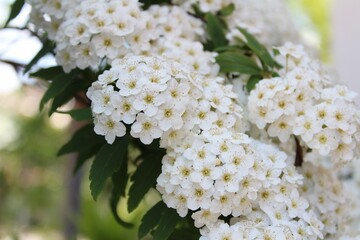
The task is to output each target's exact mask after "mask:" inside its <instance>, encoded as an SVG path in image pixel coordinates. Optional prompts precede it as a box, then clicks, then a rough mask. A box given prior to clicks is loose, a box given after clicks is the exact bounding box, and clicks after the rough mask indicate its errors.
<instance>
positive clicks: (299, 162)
mask: <svg viewBox="0 0 360 240" xmlns="http://www.w3.org/2000/svg"><path fill="white" fill-rule="evenodd" d="M295 143H296V156H295V167H301V166H302V163H303V162H304V157H303V149H302V147H301V146H300V143H299V140H298V139H297V137H295Z"/></svg>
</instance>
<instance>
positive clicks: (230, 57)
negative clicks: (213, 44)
mask: <svg viewBox="0 0 360 240" xmlns="http://www.w3.org/2000/svg"><path fill="white" fill-rule="evenodd" d="M216 62H217V63H218V64H219V65H220V71H221V72H225V73H229V72H238V73H243V74H252V75H253V74H259V73H261V69H260V67H258V65H256V63H255V62H254V61H253V60H252V59H251V58H249V57H247V56H244V55H242V54H241V53H238V52H224V53H221V54H219V55H218V56H217V57H216Z"/></svg>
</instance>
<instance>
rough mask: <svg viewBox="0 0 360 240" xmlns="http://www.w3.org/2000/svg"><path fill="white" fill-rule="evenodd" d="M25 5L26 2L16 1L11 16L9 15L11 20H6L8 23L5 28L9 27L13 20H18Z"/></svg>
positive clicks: (12, 6)
mask: <svg viewBox="0 0 360 240" xmlns="http://www.w3.org/2000/svg"><path fill="white" fill-rule="evenodd" d="M24 4H25V0H16V1H15V2H14V3H13V4H12V5H11V11H10V15H9V18H8V19H7V20H6V23H5V26H4V27H7V26H8V24H9V23H10V21H11V20H13V19H14V18H16V17H17V15H19V13H20V12H21V9H22V8H23V6H24Z"/></svg>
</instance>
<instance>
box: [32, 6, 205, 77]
mask: <svg viewBox="0 0 360 240" xmlns="http://www.w3.org/2000/svg"><path fill="white" fill-rule="evenodd" d="M29 3H30V4H31V5H32V6H33V11H32V13H33V15H37V18H32V21H34V22H35V24H36V25H38V26H41V28H42V29H45V30H46V31H47V32H48V33H49V39H50V40H53V41H55V42H56V60H57V62H58V64H59V65H61V66H63V68H64V70H65V71H67V72H69V71H70V70H71V69H73V68H76V67H78V68H80V69H85V68H87V67H91V68H93V69H97V68H98V66H99V64H100V62H101V60H102V59H104V58H105V59H107V60H108V61H110V62H111V61H112V60H114V59H117V58H120V57H122V56H125V55H126V54H129V53H132V54H142V53H145V52H147V51H150V50H151V44H152V42H153V41H155V40H157V39H159V38H162V37H164V36H165V37H166V38H168V39H171V38H180V37H181V38H185V39H191V40H195V39H197V38H200V37H201V36H202V35H203V34H204V30H203V28H202V27H201V25H202V23H201V21H200V20H197V19H195V18H194V17H192V16H190V15H188V14H187V13H186V12H185V11H184V10H183V9H181V8H179V7H176V6H174V7H168V6H163V7H160V6H153V7H151V8H150V9H149V10H147V11H143V10H142V9H141V8H140V3H139V2H138V1H137V0H131V1H129V0H120V1H116V0H110V1H108V0H101V1H98V0H85V1H60V0H57V1H50V0H49V1H46V4H45V7H44V5H43V4H44V3H43V1H38V0H29ZM39 18H40V19H39Z"/></svg>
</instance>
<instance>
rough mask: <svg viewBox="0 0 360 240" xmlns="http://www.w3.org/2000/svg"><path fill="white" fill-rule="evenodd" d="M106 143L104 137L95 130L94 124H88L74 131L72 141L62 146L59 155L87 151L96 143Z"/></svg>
mask: <svg viewBox="0 0 360 240" xmlns="http://www.w3.org/2000/svg"><path fill="white" fill-rule="evenodd" d="M104 143H105V139H104V137H103V136H100V135H97V134H96V133H95V132H94V125H93V124H88V125H86V126H84V127H82V128H80V129H79V130H78V131H77V132H75V133H74V135H73V136H72V137H71V139H70V141H69V142H67V143H66V144H64V145H63V146H62V147H61V148H60V150H59V151H58V153H57V156H61V155H64V154H68V153H73V152H79V153H81V152H85V151H88V150H90V149H92V148H93V147H94V146H95V145H98V144H101V145H102V144H104Z"/></svg>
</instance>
